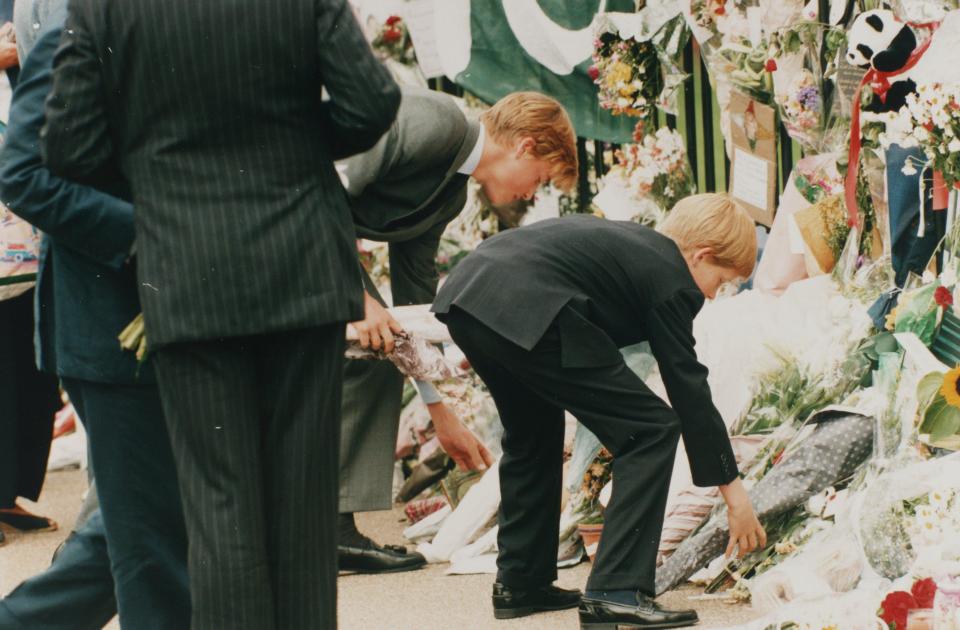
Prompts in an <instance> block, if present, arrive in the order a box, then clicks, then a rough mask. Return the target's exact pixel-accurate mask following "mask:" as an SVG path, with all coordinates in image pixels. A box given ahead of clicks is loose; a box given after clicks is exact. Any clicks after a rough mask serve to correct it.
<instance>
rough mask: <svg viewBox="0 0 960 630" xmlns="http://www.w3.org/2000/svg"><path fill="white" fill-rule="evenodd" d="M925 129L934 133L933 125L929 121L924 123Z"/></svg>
mask: <svg viewBox="0 0 960 630" xmlns="http://www.w3.org/2000/svg"><path fill="white" fill-rule="evenodd" d="M923 128H924V129H926V130H927V131H933V123H932V122H930V121H927V122H925V123H923Z"/></svg>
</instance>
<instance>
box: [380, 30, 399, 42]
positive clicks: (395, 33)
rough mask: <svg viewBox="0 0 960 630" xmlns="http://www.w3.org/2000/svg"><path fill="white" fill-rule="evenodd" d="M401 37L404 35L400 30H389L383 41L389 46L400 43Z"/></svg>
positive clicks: (385, 33) (386, 31)
mask: <svg viewBox="0 0 960 630" xmlns="http://www.w3.org/2000/svg"><path fill="white" fill-rule="evenodd" d="M401 37H403V33H401V32H400V30H399V29H395V28H388V29H387V30H385V31H384V32H383V41H385V42H387V43H388V44H392V43H393V42H396V41H399V40H400V38H401Z"/></svg>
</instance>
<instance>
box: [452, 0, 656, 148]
mask: <svg viewBox="0 0 960 630" xmlns="http://www.w3.org/2000/svg"><path fill="white" fill-rule="evenodd" d="M504 5H508V6H507V7H506V8H505V7H504ZM634 10H635V6H634V0H470V30H471V38H472V44H471V47H470V61H469V64H468V65H467V66H466V68H465V69H464V70H463V71H462V72H460V73H458V74H457V76H456V82H457V83H458V84H460V85H461V86H463V87H464V88H465V89H466V90H469V91H470V92H472V93H474V94H476V95H477V96H479V97H480V98H481V99H483V100H484V101H487V102H490V103H492V102H494V101H496V100H498V99H500V98H502V97H503V96H505V95H507V94H509V93H510V92H517V91H521V90H535V91H538V92H542V93H544V94H548V95H550V96H552V97H553V98H555V99H557V100H558V101H560V102H561V103H562V104H563V106H564V107H565V108H566V109H567V112H568V113H569V114H570V118H571V119H572V120H573V124H574V126H575V127H576V130H577V135H578V136H582V137H585V138H592V139H597V140H605V141H608V142H629V141H630V140H631V135H632V132H633V127H634V125H635V124H636V122H637V120H636V119H635V118H632V117H629V116H613V115H611V114H610V113H609V112H607V111H606V110H603V109H601V108H600V105H599V102H598V101H597V88H596V86H595V85H594V84H593V81H592V80H591V79H590V77H589V76H588V75H587V69H588V68H589V67H590V65H591V64H592V60H591V58H590V54H591V52H592V50H593V46H592V42H593V39H594V36H593V31H592V29H591V28H590V24H591V22H592V20H593V17H594V15H595V14H596V13H597V12H598V11H623V12H633V11H634ZM508 12H509V13H510V15H509V17H508Z"/></svg>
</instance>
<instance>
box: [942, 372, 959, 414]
mask: <svg viewBox="0 0 960 630" xmlns="http://www.w3.org/2000/svg"><path fill="white" fill-rule="evenodd" d="M958 388H960V366H958V367H955V368H953V369H952V370H950V371H949V372H947V373H946V374H944V376H943V385H941V386H940V393H941V394H942V395H943V398H944V400H946V401H947V404H948V405H953V406H954V407H958V408H960V389H958Z"/></svg>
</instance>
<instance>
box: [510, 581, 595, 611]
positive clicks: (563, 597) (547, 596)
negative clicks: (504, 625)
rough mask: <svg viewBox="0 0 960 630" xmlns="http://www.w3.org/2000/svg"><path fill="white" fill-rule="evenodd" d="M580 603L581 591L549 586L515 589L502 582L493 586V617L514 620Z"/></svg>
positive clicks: (571, 606)
mask: <svg viewBox="0 0 960 630" xmlns="http://www.w3.org/2000/svg"><path fill="white" fill-rule="evenodd" d="M579 603H580V591H577V590H569V589H565V588H560V587H558V586H554V585H553V584H548V585H547V586H541V587H540V588H531V589H525V590H520V589H515V588H510V587H509V586H504V585H503V584H501V583H500V582H495V583H494V585H493V616H494V617H496V618H497V619H514V618H516V617H525V616H527V615H532V614H533V613H536V612H544V611H547V610H565V609H567V608H573V607H574V606H576V605H577V604H579Z"/></svg>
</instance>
